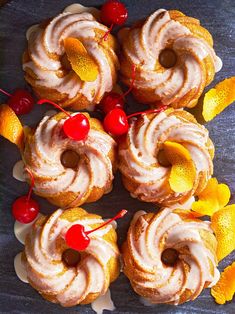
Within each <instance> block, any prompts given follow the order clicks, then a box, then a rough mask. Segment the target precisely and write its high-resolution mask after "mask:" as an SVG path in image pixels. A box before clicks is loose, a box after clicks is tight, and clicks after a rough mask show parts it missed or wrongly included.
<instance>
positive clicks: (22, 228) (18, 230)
mask: <svg viewBox="0 0 235 314" xmlns="http://www.w3.org/2000/svg"><path fill="white" fill-rule="evenodd" d="M41 216H42V215H41V214H40V213H39V214H38V215H37V217H36V218H35V219H34V220H33V221H32V222H30V223H28V224H23V223H20V222H19V221H17V220H16V221H15V224H14V234H15V237H16V239H17V240H18V241H19V242H20V243H22V244H25V239H26V236H27V234H28V233H29V232H30V231H31V228H32V225H33V224H34V222H35V221H36V220H37V219H38V218H39V217H41Z"/></svg>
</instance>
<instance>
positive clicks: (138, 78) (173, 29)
mask: <svg viewBox="0 0 235 314" xmlns="http://www.w3.org/2000/svg"><path fill="white" fill-rule="evenodd" d="M119 37H120V42H121V44H122V54H121V59H120V62H121V79H122V81H123V82H124V83H125V84H126V85H128V86H130V85H131V84H132V69H133V66H135V67H136V71H135V72H136V73H135V82H134V88H133V89H132V92H133V94H134V96H135V97H136V99H137V100H138V101H140V102H142V103H148V104H152V105H154V103H156V102H158V101H161V102H162V103H163V104H165V105H171V106H172V107H174V108H182V107H193V106H195V105H196V103H197V101H198V98H199V97H200V95H201V94H202V92H203V90H204V88H205V87H206V86H207V85H208V84H209V83H210V82H211V81H212V80H213V78H214V75H215V72H217V71H219V70H220V69H221V67H222V62H221V60H220V59H219V58H218V57H217V56H216V54H215V51H214V49H213V39H212V36H211V34H210V33H209V32H208V30H206V29H205V28H204V27H202V26H201V25H200V21H199V20H197V19H195V18H192V17H188V16H186V15H184V14H183V13H182V12H180V11H176V10H170V11H166V10H164V9H159V10H157V11H155V12H154V13H153V14H152V15H150V16H149V17H148V18H147V19H146V20H144V21H140V22H139V23H136V24H135V25H134V26H133V27H131V28H126V29H122V30H121V31H120V34H119Z"/></svg>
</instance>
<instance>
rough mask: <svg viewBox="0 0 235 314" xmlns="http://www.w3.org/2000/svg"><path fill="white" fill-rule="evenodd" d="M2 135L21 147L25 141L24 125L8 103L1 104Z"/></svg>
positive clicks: (0, 132) (0, 124) (0, 127)
mask: <svg viewBox="0 0 235 314" xmlns="http://www.w3.org/2000/svg"><path fill="white" fill-rule="evenodd" d="M0 135H2V136H3V137H5V138H6V139H7V140H9V141H10V142H12V143H13V144H16V145H17V146H18V147H19V148H21V146H22V141H23V135H24V132H23V127H22V124H21V122H20V120H19V119H18V117H17V115H16V114H15V112H14V111H13V110H12V109H11V108H10V107H9V106H8V105H5V104H4V105H1V106H0Z"/></svg>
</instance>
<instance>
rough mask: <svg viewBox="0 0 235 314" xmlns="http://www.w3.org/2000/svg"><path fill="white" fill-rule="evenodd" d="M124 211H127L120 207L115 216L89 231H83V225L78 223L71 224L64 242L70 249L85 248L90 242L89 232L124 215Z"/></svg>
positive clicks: (80, 249) (81, 249)
mask: <svg viewBox="0 0 235 314" xmlns="http://www.w3.org/2000/svg"><path fill="white" fill-rule="evenodd" d="M126 213H127V210H125V209H122V210H121V211H120V212H119V213H118V214H117V215H116V216H115V217H113V218H112V219H109V220H108V221H106V222H104V223H103V224H101V225H100V226H99V227H97V228H95V229H93V230H89V231H85V228H84V226H83V225H80V224H76V225H73V226H72V227H70V228H69V229H68V231H67V232H66V234H65V241H66V244H67V245H68V246H69V247H70V248H71V249H74V250H77V251H83V250H85V249H86V248H87V247H88V245H89V243H90V238H89V234H91V233H92V232H95V231H96V230H98V229H101V228H103V227H104V226H106V225H107V224H110V223H111V222H112V221H114V220H116V219H118V218H122V217H123V216H124V215H126Z"/></svg>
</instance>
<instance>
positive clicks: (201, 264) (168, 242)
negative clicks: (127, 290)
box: [124, 208, 218, 304]
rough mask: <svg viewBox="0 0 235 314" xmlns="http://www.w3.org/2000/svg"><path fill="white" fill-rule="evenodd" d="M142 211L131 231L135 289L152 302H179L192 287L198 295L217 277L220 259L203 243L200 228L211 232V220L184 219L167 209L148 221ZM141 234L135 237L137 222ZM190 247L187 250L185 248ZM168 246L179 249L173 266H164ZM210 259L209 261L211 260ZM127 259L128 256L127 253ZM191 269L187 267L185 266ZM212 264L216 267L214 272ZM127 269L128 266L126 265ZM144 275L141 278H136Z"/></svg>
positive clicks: (129, 247)
mask: <svg viewBox="0 0 235 314" xmlns="http://www.w3.org/2000/svg"><path fill="white" fill-rule="evenodd" d="M144 214H146V213H143V211H141V212H140V213H137V214H136V216H135V217H134V220H133V221H132V222H131V226H130V229H129V232H128V240H127V241H128V242H127V243H128V250H129V253H130V257H129V255H127V258H128V259H129V258H131V259H133V263H134V264H135V265H139V268H133V269H132V271H133V273H131V276H129V279H130V280H131V281H132V278H131V277H132V275H133V278H134V279H133V280H134V281H133V282H132V284H133V286H134V288H135V291H136V292H137V293H139V294H140V295H142V294H144V295H145V297H146V299H147V301H149V302H151V303H169V302H171V303H173V304H178V303H179V302H180V297H181V295H182V294H183V293H184V291H185V290H186V289H189V290H191V295H190V297H189V298H190V299H194V298H196V297H197V296H198V295H199V294H200V293H201V291H202V290H203V288H204V284H205V283H206V282H209V283H213V284H215V282H216V280H218V270H217V268H216V265H217V261H216V257H215V254H213V253H212V252H211V251H210V250H209V249H208V248H207V247H206V246H205V244H204V242H203V240H202V238H201V236H200V231H203V230H205V231H207V232H211V233H212V230H211V229H210V224H209V222H203V221H202V222H191V221H183V220H182V219H181V217H180V216H179V215H178V214H176V213H173V212H172V209H169V208H165V209H163V210H162V211H161V213H160V214H158V215H156V216H155V217H154V218H152V219H151V220H150V222H147V221H146V220H145V219H144V218H143V215H144ZM137 222H138V230H141V234H138V237H136V228H137V227H136V224H137ZM185 247H187V248H188V252H187V251H185ZM166 248H174V249H176V250H177V251H178V252H179V261H178V262H177V264H176V265H175V266H174V267H170V266H165V265H164V264H163V263H162V261H161V254H162V252H163V251H164V250H165V249H166ZM209 261H210V262H209ZM124 262H125V255H124ZM186 265H188V266H189V268H188V269H186V268H185V266H186ZM211 265H213V268H214V275H212V271H211ZM124 272H125V268H124ZM143 277H144V278H145V280H141V279H140V280H138V279H137V278H143Z"/></svg>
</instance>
